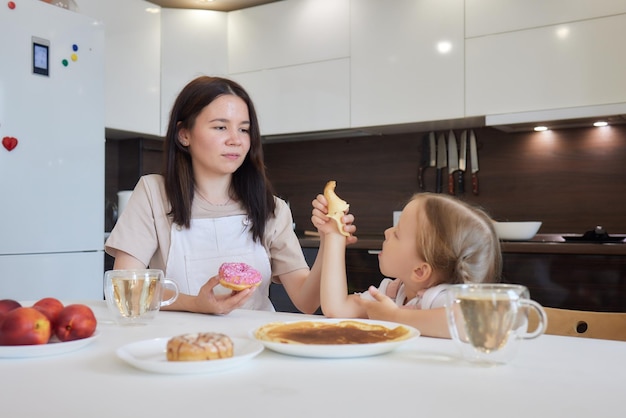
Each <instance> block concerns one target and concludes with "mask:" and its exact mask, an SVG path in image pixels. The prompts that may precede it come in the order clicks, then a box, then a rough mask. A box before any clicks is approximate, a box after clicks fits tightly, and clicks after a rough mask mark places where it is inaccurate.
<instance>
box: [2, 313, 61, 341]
mask: <svg viewBox="0 0 626 418" xmlns="http://www.w3.org/2000/svg"><path fill="white" fill-rule="evenodd" d="M50 335H51V328H50V321H49V320H48V318H47V317H46V316H45V315H44V314H42V313H41V312H39V311H38V310H37V309H35V308H24V307H21V308H17V309H13V310H12V311H10V312H9V313H7V314H5V316H4V320H3V321H2V325H0V345H34V344H46V343H47V342H48V340H50Z"/></svg>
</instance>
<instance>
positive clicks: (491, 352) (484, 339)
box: [446, 283, 548, 364]
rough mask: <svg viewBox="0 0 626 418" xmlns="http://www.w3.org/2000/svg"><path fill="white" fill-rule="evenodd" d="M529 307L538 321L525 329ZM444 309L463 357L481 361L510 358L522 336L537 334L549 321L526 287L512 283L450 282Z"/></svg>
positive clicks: (526, 338)
mask: <svg viewBox="0 0 626 418" xmlns="http://www.w3.org/2000/svg"><path fill="white" fill-rule="evenodd" d="M530 310H534V311H535V312H536V313H537V315H538V316H539V325H538V326H537V328H536V329H535V330H533V331H531V332H528V315H529V312H530ZM446 313H447V317H448V327H449V329H450V335H451V337H452V340H454V342H455V343H456V344H457V346H459V347H460V349H461V354H462V356H463V358H465V359H466V360H469V361H472V362H477V363H483V364H504V363H507V362H509V361H510V360H511V359H512V358H513V357H514V356H515V354H516V352H517V350H518V346H519V343H520V342H521V341H522V340H528V339H533V338H537V337H539V336H540V335H542V334H543V333H544V332H545V330H546V327H547V325H548V319H547V316H546V313H545V311H544V309H543V307H542V306H541V305H540V304H539V303H537V302H536V301H534V300H531V299H530V295H529V292H528V288H526V287H525V286H522V285H515V284H504V283H475V284H458V285H452V286H450V287H449V289H448V291H447V304H446Z"/></svg>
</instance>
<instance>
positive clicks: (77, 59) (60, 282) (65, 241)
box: [0, 0, 105, 300]
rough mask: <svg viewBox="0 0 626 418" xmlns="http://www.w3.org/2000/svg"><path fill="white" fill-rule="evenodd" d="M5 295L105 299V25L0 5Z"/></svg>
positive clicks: (24, 3) (26, 4)
mask: <svg viewBox="0 0 626 418" xmlns="http://www.w3.org/2000/svg"><path fill="white" fill-rule="evenodd" d="M0 138H1V139H2V143H1V144H0V299H7V298H10V299H17V300H37V299H39V298H42V297H46V296H51V297H57V298H59V299H62V300H80V299H94V298H102V276H103V269H104V267H103V266H104V252H103V249H104V155H105V154H104V146H105V137H104V28H103V27H102V25H101V24H99V23H98V22H97V21H95V20H94V19H91V18H89V17H87V16H83V15H80V14H78V13H76V12H73V11H70V10H66V9H62V8H60V7H56V6H53V5H50V4H47V3H44V2H41V1H37V0H14V1H12V2H3V3H2V6H1V7H0Z"/></svg>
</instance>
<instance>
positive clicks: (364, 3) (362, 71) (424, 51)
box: [350, 0, 464, 127]
mask: <svg viewBox="0 0 626 418" xmlns="http://www.w3.org/2000/svg"><path fill="white" fill-rule="evenodd" d="M350 21H351V55H350V59H351V74H350V82H351V126H352V127H364V126H374V125H390V124H402V123H412V122H421V121H431V120H441V119H454V118H461V117H463V116H464V85H463V83H464V78H463V71H464V68H463V62H464V61H463V60H464V58H463V57H464V46H463V43H464V30H463V28H464V26H463V21H464V15H463V0H396V1H394V2H393V5H391V4H390V2H387V1H383V0H355V1H352V2H351V17H350ZM446 45H447V46H448V48H449V49H447V50H446V49H445V47H446ZM438 48H444V51H443V52H442V51H441V50H440V49H438Z"/></svg>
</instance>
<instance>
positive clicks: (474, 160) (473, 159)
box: [470, 131, 478, 195]
mask: <svg viewBox="0 0 626 418" xmlns="http://www.w3.org/2000/svg"><path fill="white" fill-rule="evenodd" d="M470 163H471V165H472V193H474V194H476V195H477V194H478V150H477V148H476V135H474V131H470Z"/></svg>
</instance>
